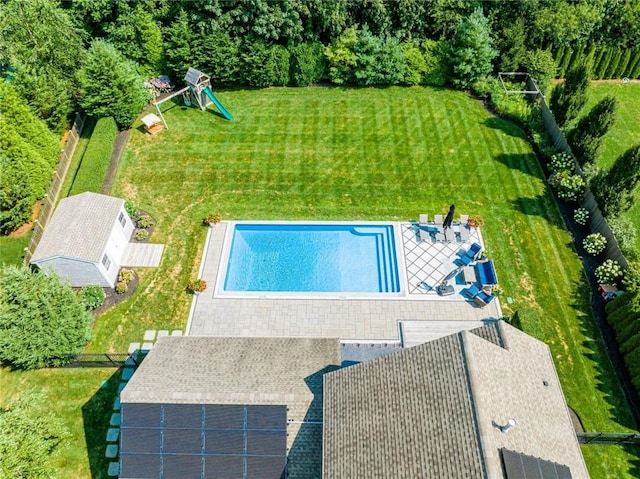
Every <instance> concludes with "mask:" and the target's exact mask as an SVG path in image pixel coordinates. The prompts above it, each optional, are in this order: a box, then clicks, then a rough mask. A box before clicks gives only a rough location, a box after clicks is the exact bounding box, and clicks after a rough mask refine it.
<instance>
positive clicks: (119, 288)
mask: <svg viewBox="0 0 640 479" xmlns="http://www.w3.org/2000/svg"><path fill="white" fill-rule="evenodd" d="M115 289H116V293H118V294H124V293H126V292H127V291H129V286H127V283H125V282H124V281H118V282H117V283H116V288H115Z"/></svg>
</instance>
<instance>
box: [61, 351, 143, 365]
mask: <svg viewBox="0 0 640 479" xmlns="http://www.w3.org/2000/svg"><path fill="white" fill-rule="evenodd" d="M144 356H145V355H144V354H142V353H140V352H136V353H133V354H129V353H82V354H69V355H68V356H67V357H68V360H69V361H68V362H67V361H65V364H64V365H63V366H61V367H63V368H120V367H122V366H125V365H130V366H133V367H138V366H139V365H140V363H141V362H142V360H143V359H144Z"/></svg>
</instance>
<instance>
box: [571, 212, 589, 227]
mask: <svg viewBox="0 0 640 479" xmlns="http://www.w3.org/2000/svg"><path fill="white" fill-rule="evenodd" d="M573 219H574V221H575V222H576V223H578V224H579V225H582V226H584V225H586V224H587V221H588V220H589V210H588V209H586V208H576V209H575V210H574V211H573Z"/></svg>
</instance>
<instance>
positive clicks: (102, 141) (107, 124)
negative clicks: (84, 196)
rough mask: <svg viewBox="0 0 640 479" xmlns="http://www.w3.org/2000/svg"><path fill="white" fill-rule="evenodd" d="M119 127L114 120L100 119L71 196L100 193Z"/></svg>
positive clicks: (78, 171)
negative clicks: (86, 192) (88, 192)
mask: <svg viewBox="0 0 640 479" xmlns="http://www.w3.org/2000/svg"><path fill="white" fill-rule="evenodd" d="M117 135H118V127H117V125H116V122H115V120H114V119H113V118H111V117H109V118H100V119H99V120H98V121H97V122H96V126H95V128H94V130H93V134H92V135H91V140H89V144H88V145H87V149H86V150H85V152H84V155H82V159H81V160H80V166H79V167H78V170H77V172H76V179H74V181H73V184H72V185H71V189H70V191H69V196H71V195H77V194H79V193H84V192H85V191H92V192H94V193H100V190H101V189H102V183H103V182H104V179H105V176H106V175H107V170H108V169H109V162H110V161H111V152H112V150H113V144H114V143H115V141H116V136H117Z"/></svg>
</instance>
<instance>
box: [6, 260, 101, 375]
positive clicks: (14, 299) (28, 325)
mask: <svg viewBox="0 0 640 479" xmlns="http://www.w3.org/2000/svg"><path fill="white" fill-rule="evenodd" d="M92 319H93V316H91V313H89V312H88V311H87V310H86V308H85V306H84V304H82V303H81V302H80V300H79V299H78V297H77V296H76V293H75V292H74V291H73V290H72V289H71V288H70V287H69V286H66V285H65V286H63V285H61V284H60V278H59V277H58V276H57V275H56V274H54V273H53V272H48V274H44V273H41V272H37V273H33V272H31V270H30V269H29V268H27V267H24V266H23V267H16V266H8V267H5V268H4V269H3V270H2V274H0V360H2V362H4V363H6V364H10V365H12V366H14V367H17V368H20V369H35V368H44V367H48V366H56V365H60V364H64V363H65V362H66V361H68V357H67V354H69V353H72V354H73V353H79V352H80V351H81V350H82V348H83V347H84V345H85V344H87V342H88V341H89V339H91V330H90V329H89V323H90V322H91V321H92Z"/></svg>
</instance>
